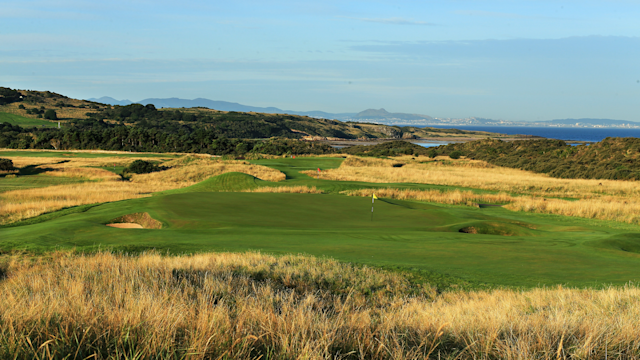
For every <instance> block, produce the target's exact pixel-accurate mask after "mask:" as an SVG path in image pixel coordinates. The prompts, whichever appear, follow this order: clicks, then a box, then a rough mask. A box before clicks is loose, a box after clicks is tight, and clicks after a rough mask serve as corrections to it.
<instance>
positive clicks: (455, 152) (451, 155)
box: [449, 150, 462, 160]
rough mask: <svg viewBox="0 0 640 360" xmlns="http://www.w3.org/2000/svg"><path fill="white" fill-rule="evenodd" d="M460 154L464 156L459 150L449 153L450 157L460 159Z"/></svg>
mask: <svg viewBox="0 0 640 360" xmlns="http://www.w3.org/2000/svg"><path fill="white" fill-rule="evenodd" d="M460 156H462V153H461V152H460V151H458V150H455V151H452V152H451V153H449V157H450V158H451V159H454V160H456V159H460Z"/></svg>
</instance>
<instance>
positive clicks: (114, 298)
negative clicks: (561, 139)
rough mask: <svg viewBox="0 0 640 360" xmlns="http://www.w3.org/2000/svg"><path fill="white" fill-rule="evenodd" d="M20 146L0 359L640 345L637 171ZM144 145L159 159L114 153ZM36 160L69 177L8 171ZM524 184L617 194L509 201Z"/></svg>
mask: <svg viewBox="0 0 640 360" xmlns="http://www.w3.org/2000/svg"><path fill="white" fill-rule="evenodd" d="M21 153H22V152H13V151H11V152H4V153H0V155H2V156H6V157H7V158H8V159H11V161H12V162H13V164H14V166H16V167H17V168H18V170H12V173H10V174H9V173H7V174H0V175H1V176H0V200H1V201H2V202H0V215H1V216H2V217H1V218H0V219H2V220H3V222H4V225H2V226H0V358H14V359H32V358H40V359H71V358H77V359H86V358H96V359H122V358H126V359H130V358H135V359H178V358H179V359H187V358H189V359H190V358H197V359H210V358H213V359H256V358H272V359H273V358H276V359H292V358H308V359H321V358H344V359H369V358H371V359H417V358H420V359H424V358H430V359H477V358H485V359H489V358H491V359H502V358H505V359H523V358H526V359H531V358H533V359H549V358H555V359H558V358H561V359H565V358H567V359H568V358H571V359H601V358H607V359H608V358H616V359H633V358H638V357H640V343H639V342H638V336H637V335H638V333H640V329H639V328H638V324H637V318H638V315H640V314H639V313H638V311H639V309H640V308H639V307H638V306H637V304H636V303H637V299H638V298H640V292H639V290H638V288H637V287H636V286H635V285H634V283H635V281H636V280H637V278H638V274H639V273H640V272H639V270H640V226H639V225H638V221H637V218H636V217H634V216H635V215H633V214H631V213H629V210H630V209H631V210H632V209H634V206H639V205H638V204H636V203H635V202H633V198H634V196H635V194H637V189H636V187H635V185H634V183H632V182H621V181H611V180H564V179H558V178H549V177H546V176H544V175H540V174H535V173H530V172H524V171H521V170H514V169H508V168H497V167H495V166H492V165H490V164H487V163H485V162H481V161H477V160H451V159H448V158H444V157H441V156H439V157H437V158H435V159H429V158H426V157H424V156H422V157H419V156H415V157H414V156H404V157H395V158H393V159H375V158H371V157H367V158H360V157H349V158H347V159H344V158H342V157H324V158H316V157H298V158H295V159H294V158H292V157H288V158H283V157H279V158H276V157H270V158H269V159H264V158H263V159H256V160H251V161H231V160H222V159H217V158H211V157H207V156H187V157H178V158H176V157H175V156H167V157H159V156H158V157H152V154H147V155H149V157H145V155H144V154H137V156H136V154H126V155H127V156H119V155H125V154H105V153H91V154H83V153H75V152H51V153H50V152H38V151H31V152H24V154H25V155H31V156H19V155H20V154H21ZM47 154H50V155H47ZM44 155H47V156H44ZM128 155H131V156H128ZM141 159H146V160H150V161H153V162H154V163H156V162H157V163H159V164H160V165H161V166H158V167H157V168H154V170H156V171H153V172H151V173H148V174H127V173H126V172H124V170H123V169H127V168H129V166H130V164H132V162H133V161H135V160H141ZM15 172H18V175H17V176H16V174H15ZM7 176H16V177H10V178H7ZM39 178H41V179H43V181H49V180H51V179H53V178H63V179H68V180H72V181H73V183H70V184H63V185H56V186H49V187H43V188H37V187H36V186H37V185H38V184H36V183H31V184H28V185H25V188H24V189H19V190H12V189H11V186H12V184H13V181H14V180H18V181H25V183H28V182H29V181H31V180H29V179H39ZM496 179H499V181H496ZM28 186H32V187H33V188H27V187H28ZM373 193H376V194H377V195H378V200H376V201H375V204H374V205H373V206H374V212H373V214H372V213H371V206H372V198H371V196H372V194H373ZM533 200H535V201H536V202H540V203H544V204H564V205H567V204H570V205H571V206H573V207H572V208H571V209H574V210H575V209H578V208H581V207H582V208H584V207H585V204H586V203H584V202H585V201H591V202H592V201H596V202H595V203H594V204H596V203H597V204H604V203H615V202H620V203H622V201H624V206H625V207H624V208H616V207H615V206H614V207H611V208H608V209H607V210H606V212H605V213H603V214H604V215H607V216H613V215H615V216H618V217H617V219H620V221H605V220H597V219H596V217H598V216H600V215H602V214H600V215H599V214H598V213H589V212H586V213H579V214H578V216H575V217H574V216H572V217H569V216H558V215H549V214H540V213H537V212H539V210H540V209H535V208H531V209H528V210H524V211H514V210H517V209H518V208H517V207H516V208H514V207H513V206H514V204H516V205H517V204H520V205H522V206H525V205H526V204H527V202H528V201H533ZM496 204H508V205H506V206H503V207H500V206H489V205H496ZM520 205H518V206H520ZM564 205H563V206H564ZM526 206H528V205H526ZM567 206H568V205H567ZM38 215H39V216H38ZM604 218H605V219H606V218H608V217H604ZM623 221H624V222H623ZM296 254H304V255H296Z"/></svg>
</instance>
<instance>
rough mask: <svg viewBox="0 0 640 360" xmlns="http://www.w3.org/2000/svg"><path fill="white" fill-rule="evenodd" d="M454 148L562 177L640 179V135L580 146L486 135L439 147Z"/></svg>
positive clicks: (473, 156)
mask: <svg viewBox="0 0 640 360" xmlns="http://www.w3.org/2000/svg"><path fill="white" fill-rule="evenodd" d="M454 151H458V152H460V153H461V154H462V155H463V156H466V157H467V158H470V159H476V160H484V161H487V162H489V163H491V164H494V165H499V166H506V167H510V168H516V169H522V170H530V171H535V172H539V173H545V174H548V175H550V176H553V177H559V178H579V179H612V180H640V139H638V138H606V139H604V140H602V141H601V142H598V143H594V144H591V145H579V146H571V145H568V144H567V143H565V142H564V141H561V140H548V139H545V140H522V141H501V140H495V139H485V140H479V141H472V142H467V143H461V144H449V145H445V146H440V147H438V148H437V149H436V152H437V153H438V154H441V155H449V154H451V153H453V152H454Z"/></svg>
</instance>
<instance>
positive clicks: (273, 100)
mask: <svg viewBox="0 0 640 360" xmlns="http://www.w3.org/2000/svg"><path fill="white" fill-rule="evenodd" d="M0 9H1V10H0V86H9V87H12V88H19V89H37V90H51V91H55V92H58V93H62V94H65V95H67V96H71V97H76V98H90V97H101V96H111V97H114V98H117V99H125V98H126V99H130V100H133V101H137V100H142V99H144V98H150V97H180V98H188V99H193V98H197V97H203V98H208V99H213V100H224V101H233V102H239V103H243V104H247V105H254V106H276V107H279V108H282V109H291V110H301V111H302V110H323V111H329V112H358V111H361V110H364V109H367V108H381V107H384V108H385V109H387V110H388V111H393V112H412V113H421V114H427V115H431V116H436V117H470V116H476V117H487V118H494V119H508V120H548V119H555V118H581V117H592V118H612V119H623V120H634V121H640V20H639V19H640V2H638V1H623V0H619V1H615V0H611V1H589V0H583V1H544V0H532V1H506V0H505V1H492V0H488V1H479V0H469V1H463V0H460V1H437V2H436V1H366V2H365V1H332V0H328V1H316V2H310V1H268V0H264V1H250V0H239V1H233V2H222V1H191V0H183V1H180V2H176V1H164V0H159V1H136V0H133V1H119V0H115V1H100V2H97V1H77V0H56V1H45V0H39V1H30V0H21V1H19V2H18V1H5V0H0Z"/></svg>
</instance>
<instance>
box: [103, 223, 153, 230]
mask: <svg viewBox="0 0 640 360" xmlns="http://www.w3.org/2000/svg"><path fill="white" fill-rule="evenodd" d="M107 226H109V227H114V228H118V229H144V228H143V227H142V225H140V224H135V223H115V224H107Z"/></svg>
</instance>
